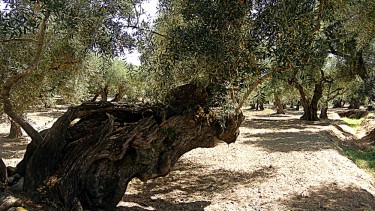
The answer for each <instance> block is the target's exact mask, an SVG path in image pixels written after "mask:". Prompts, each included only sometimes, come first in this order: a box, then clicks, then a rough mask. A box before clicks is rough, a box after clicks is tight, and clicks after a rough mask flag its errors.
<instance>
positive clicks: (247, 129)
mask: <svg viewBox="0 0 375 211" xmlns="http://www.w3.org/2000/svg"><path fill="white" fill-rule="evenodd" d="M61 112H62V110H56V111H54V113H52V114H54V115H50V113H45V112H38V113H33V114H30V115H29V118H31V119H34V121H35V125H39V126H38V127H41V128H43V127H48V124H47V125H44V123H42V122H48V123H49V124H52V122H53V121H54V120H55V119H56V117H57V116H58V115H59V114H61ZM244 113H245V115H246V120H245V122H244V123H243V125H242V127H241V128H240V129H241V135H240V137H239V139H238V141H237V142H236V143H235V144H231V145H227V144H224V143H223V144H219V145H218V146H217V147H215V148H211V149H195V150H193V151H191V152H189V153H187V154H185V155H184V156H183V157H182V158H181V159H180V161H179V162H178V163H177V165H176V166H175V169H174V171H173V172H171V173H170V174H169V175H168V176H166V177H163V178H158V179H155V180H151V181H148V182H147V183H143V182H140V181H139V180H137V179H134V180H133V181H132V182H131V183H130V184H129V187H128V190H127V192H126V194H125V195H124V198H123V201H121V202H120V203H119V204H118V208H117V210H375V180H374V178H373V177H371V176H370V175H369V174H367V173H366V172H364V171H363V170H361V169H359V168H358V167H357V166H356V165H355V164H354V163H353V162H352V161H351V160H349V159H348V158H346V157H345V156H344V155H343V154H342V153H341V152H340V150H339V149H338V147H337V146H336V144H335V143H334V142H333V141H332V138H331V137H330V136H328V133H327V132H328V131H330V132H332V131H333V130H334V131H335V133H336V134H337V133H340V131H341V130H338V129H337V127H333V126H332V125H331V123H332V122H334V123H335V124H336V123H337V124H336V125H340V124H342V123H341V122H340V121H338V120H336V119H338V115H337V114H336V113H333V112H332V111H331V112H330V113H329V115H330V119H331V120H330V121H321V122H306V121H302V120H300V119H299V117H300V116H301V113H300V112H295V111H293V112H292V111H288V112H287V114H286V115H274V114H273V113H274V111H272V110H266V111H262V112H257V111H245V112H244ZM39 118H42V119H39ZM43 118H45V119H43ZM39 122H40V123H39ZM8 128H9V125H8V124H7V123H2V124H0V136H2V137H4V136H5V135H6V133H7V131H8ZM347 130H350V129H347ZM346 132H353V131H346ZM346 132H345V131H344V132H342V133H340V135H341V136H345V134H346ZM335 133H334V134H335ZM27 142H28V140H27V139H26V138H23V139H20V140H11V139H6V138H1V139H0V156H1V157H2V158H4V161H5V162H6V163H7V164H8V165H15V164H16V163H17V162H18V161H19V159H20V158H21V157H22V155H23V153H24V149H25V146H26V144H27Z"/></svg>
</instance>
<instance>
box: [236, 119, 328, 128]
mask: <svg viewBox="0 0 375 211" xmlns="http://www.w3.org/2000/svg"><path fill="white" fill-rule="evenodd" d="M330 124H331V123H330V122H329V121H319V122H318V121H316V122H314V121H305V120H300V119H267V118H264V119H258V118H254V119H246V120H245V121H244V122H243V123H242V125H241V127H246V128H252V129H265V128H267V129H272V130H287V129H291V128H292V129H298V130H304V129H308V128H310V129H311V128H314V127H321V126H328V125H330Z"/></svg>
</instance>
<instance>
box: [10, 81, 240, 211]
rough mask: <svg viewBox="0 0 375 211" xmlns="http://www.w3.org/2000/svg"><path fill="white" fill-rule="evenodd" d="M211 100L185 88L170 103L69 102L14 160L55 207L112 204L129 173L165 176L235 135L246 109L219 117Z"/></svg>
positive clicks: (32, 189)
mask: <svg viewBox="0 0 375 211" xmlns="http://www.w3.org/2000/svg"><path fill="white" fill-rule="evenodd" d="M206 98H207V94H206V93H204V92H201V90H197V89H196V87H194V86H185V87H184V88H182V89H179V90H178V91H176V92H175V93H174V95H173V97H171V98H170V99H171V100H170V101H171V102H170V103H169V106H168V107H160V106H159V107H145V106H140V105H128V104H115V103H110V102H102V103H95V104H94V103H87V104H82V105H81V106H78V107H75V108H70V109H69V110H68V111H67V112H66V113H65V114H64V115H63V116H62V117H60V118H59V119H58V120H57V121H56V122H55V124H54V125H53V126H52V127H51V128H50V129H49V130H48V131H44V132H43V133H42V134H41V135H42V136H43V142H42V143H41V144H40V145H39V146H38V147H36V148H35V147H32V148H28V149H27V151H26V155H25V158H24V160H23V161H22V165H19V166H17V167H18V168H19V169H18V172H24V190H25V191H27V192H29V193H32V194H34V196H35V197H36V198H37V199H38V200H40V201H44V202H49V203H51V204H53V205H54V206H56V207H57V208H62V209H67V210H71V209H80V208H84V209H89V210H98V209H106V210H114V209H115V207H116V205H117V204H118V202H119V201H120V200H121V198H122V197H123V195H124V193H125V191H126V188H127V185H128V183H129V181H130V180H131V179H132V178H135V177H137V178H139V179H141V180H142V181H146V180H148V179H152V178H156V177H160V176H165V175H167V174H168V173H169V172H170V171H171V170H172V168H173V166H174V165H175V163H176V162H177V160H178V159H179V158H180V157H181V156H182V155H183V154H184V153H186V152H188V151H190V150H192V149H195V148H198V147H214V146H215V145H216V144H217V142H218V141H219V140H222V141H224V142H226V143H228V144H229V143H233V142H234V141H235V140H236V138H237V136H238V134H239V131H238V128H239V126H240V124H241V122H242V121H243V119H244V117H243V115H242V113H236V112H233V113H230V114H226V115H218V113H217V112H214V111H212V110H210V109H209V108H208V107H207V106H206V104H205V102H206ZM220 113H222V112H220ZM31 146H35V145H32V144H31ZM22 168H24V169H22Z"/></svg>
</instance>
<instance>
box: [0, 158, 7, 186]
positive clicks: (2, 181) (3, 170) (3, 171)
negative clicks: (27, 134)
mask: <svg viewBox="0 0 375 211" xmlns="http://www.w3.org/2000/svg"><path fill="white" fill-rule="evenodd" d="M7 185H8V173H7V167H6V165H5V163H4V161H3V159H1V158H0V192H1V191H4V190H5V189H6V187H7Z"/></svg>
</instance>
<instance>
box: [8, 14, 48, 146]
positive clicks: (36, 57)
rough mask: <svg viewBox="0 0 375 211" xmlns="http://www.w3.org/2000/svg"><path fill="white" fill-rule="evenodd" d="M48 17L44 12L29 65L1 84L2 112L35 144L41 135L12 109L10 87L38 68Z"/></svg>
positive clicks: (40, 139) (38, 142)
mask: <svg viewBox="0 0 375 211" xmlns="http://www.w3.org/2000/svg"><path fill="white" fill-rule="evenodd" d="M48 18H49V14H46V16H45V17H44V19H43V20H42V23H41V26H40V32H39V35H38V41H37V45H36V50H35V55H34V58H33V60H32V63H31V64H30V66H29V67H28V68H27V69H26V70H25V71H23V72H20V73H18V74H16V75H13V76H11V77H9V78H8V79H7V80H6V81H5V82H4V84H3V86H2V97H3V104H4V112H5V113H6V114H7V115H8V116H9V117H11V118H12V119H13V120H14V121H15V122H16V123H18V124H19V125H20V126H21V127H22V128H23V129H24V130H25V132H26V133H27V134H28V135H29V136H30V137H31V139H33V141H34V143H35V144H37V145H38V144H40V143H41V141H42V137H41V135H40V134H39V132H38V131H37V130H35V128H33V126H31V125H30V124H29V123H28V122H27V121H25V120H24V119H23V118H22V116H20V115H19V114H17V112H15V111H14V108H13V105H12V102H11V94H10V92H11V89H12V87H13V86H14V85H15V84H16V83H17V82H18V81H19V80H21V79H23V78H25V77H26V76H28V75H30V74H31V73H32V72H33V71H35V70H36V69H37V68H38V65H39V61H40V58H41V56H42V52H43V46H44V39H45V34H46V24H47V20H48Z"/></svg>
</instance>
